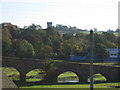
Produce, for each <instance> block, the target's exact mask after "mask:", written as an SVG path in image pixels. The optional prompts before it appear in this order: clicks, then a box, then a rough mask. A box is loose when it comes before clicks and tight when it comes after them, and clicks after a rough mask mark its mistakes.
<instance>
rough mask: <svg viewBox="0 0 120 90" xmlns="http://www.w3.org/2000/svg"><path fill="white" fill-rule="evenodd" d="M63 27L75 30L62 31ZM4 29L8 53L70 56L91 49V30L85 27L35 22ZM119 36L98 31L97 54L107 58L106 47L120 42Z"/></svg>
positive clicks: (87, 51)
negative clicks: (47, 26) (24, 26)
mask: <svg viewBox="0 0 120 90" xmlns="http://www.w3.org/2000/svg"><path fill="white" fill-rule="evenodd" d="M63 30H65V32H72V33H64V34H62V33H61V31H63ZM2 31H3V36H2V37H3V38H2V42H3V45H2V48H3V51H2V52H3V55H4V56H15V57H17V56H19V57H30V58H41V59H45V58H46V59H50V58H52V59H69V55H70V54H74V55H76V56H85V55H87V54H88V53H89V45H90V44H89V39H90V35H89V31H85V30H84V31H81V30H80V29H78V28H76V27H68V26H63V25H57V26H56V27H52V28H47V29H42V28H41V26H40V25H35V24H32V25H29V26H26V28H19V27H17V26H15V25H12V24H10V25H9V26H5V27H3V29H2ZM78 31H79V32H78ZM63 32H64V31H63ZM83 32H84V33H83ZM119 38H120V36H119V35H115V34H113V33H112V32H103V33H102V32H95V33H94V46H95V48H94V51H95V54H96V56H98V57H100V58H105V57H106V50H105V49H107V48H117V47H119V46H120V44H119V43H120V42H119ZM23 41H24V42H23ZM21 45H22V46H21ZM23 52H24V53H23ZM100 52H102V53H100ZM102 54H103V55H102Z"/></svg>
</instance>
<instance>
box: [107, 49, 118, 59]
mask: <svg viewBox="0 0 120 90" xmlns="http://www.w3.org/2000/svg"><path fill="white" fill-rule="evenodd" d="M107 51H108V54H109V58H118V57H119V55H120V49H117V48H108V49H107Z"/></svg>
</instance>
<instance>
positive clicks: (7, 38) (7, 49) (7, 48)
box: [2, 28, 12, 56]
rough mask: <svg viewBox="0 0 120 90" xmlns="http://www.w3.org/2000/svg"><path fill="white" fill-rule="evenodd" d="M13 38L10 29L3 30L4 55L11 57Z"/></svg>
mask: <svg viewBox="0 0 120 90" xmlns="http://www.w3.org/2000/svg"><path fill="white" fill-rule="evenodd" d="M11 38H12V36H11V34H10V32H9V30H8V29H6V28H4V29H3V30H2V55H7V56H9V55H10V54H11V52H12V50H11V49H12V40H11Z"/></svg>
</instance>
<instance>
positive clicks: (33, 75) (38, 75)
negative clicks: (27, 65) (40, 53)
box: [3, 67, 120, 88]
mask: <svg viewBox="0 0 120 90" xmlns="http://www.w3.org/2000/svg"><path fill="white" fill-rule="evenodd" d="M3 71H4V72H5V73H6V74H7V76H9V78H10V79H12V80H16V81H18V80H19V72H18V71H17V70H15V69H14V68H5V67H3ZM44 75H45V72H44V71H42V70H39V69H35V70H33V71H31V72H29V73H28V74H27V75H26V77H27V79H26V81H27V82H36V81H41V80H42V78H43V76H44ZM70 77H76V78H74V79H78V77H77V75H76V74H75V73H73V72H65V73H62V74H60V75H59V76H58V78H59V79H60V78H61V79H62V78H67V79H68V78H70ZM94 77H95V78H94V80H103V81H106V78H105V77H103V76H101V75H100V74H96V75H95V76H94ZM16 84H17V85H18V86H19V87H20V88H89V87H90V85H89V83H88V84H83V83H81V84H75V83H65V84H57V85H34V84H33V85H28V84H24V83H16ZM119 84H120V83H119ZM114 86H118V83H117V82H116V83H96V84H94V88H111V87H114Z"/></svg>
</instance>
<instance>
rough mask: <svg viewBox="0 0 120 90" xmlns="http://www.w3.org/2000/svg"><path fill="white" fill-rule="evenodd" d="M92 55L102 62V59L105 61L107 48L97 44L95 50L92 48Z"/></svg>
mask: <svg viewBox="0 0 120 90" xmlns="http://www.w3.org/2000/svg"><path fill="white" fill-rule="evenodd" d="M94 53H95V55H96V56H97V57H99V58H100V59H101V60H102V61H103V59H105V58H106V57H107V56H108V53H107V48H106V47H105V46H104V45H103V44H101V43H98V44H97V45H96V46H95V48H94Z"/></svg>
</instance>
